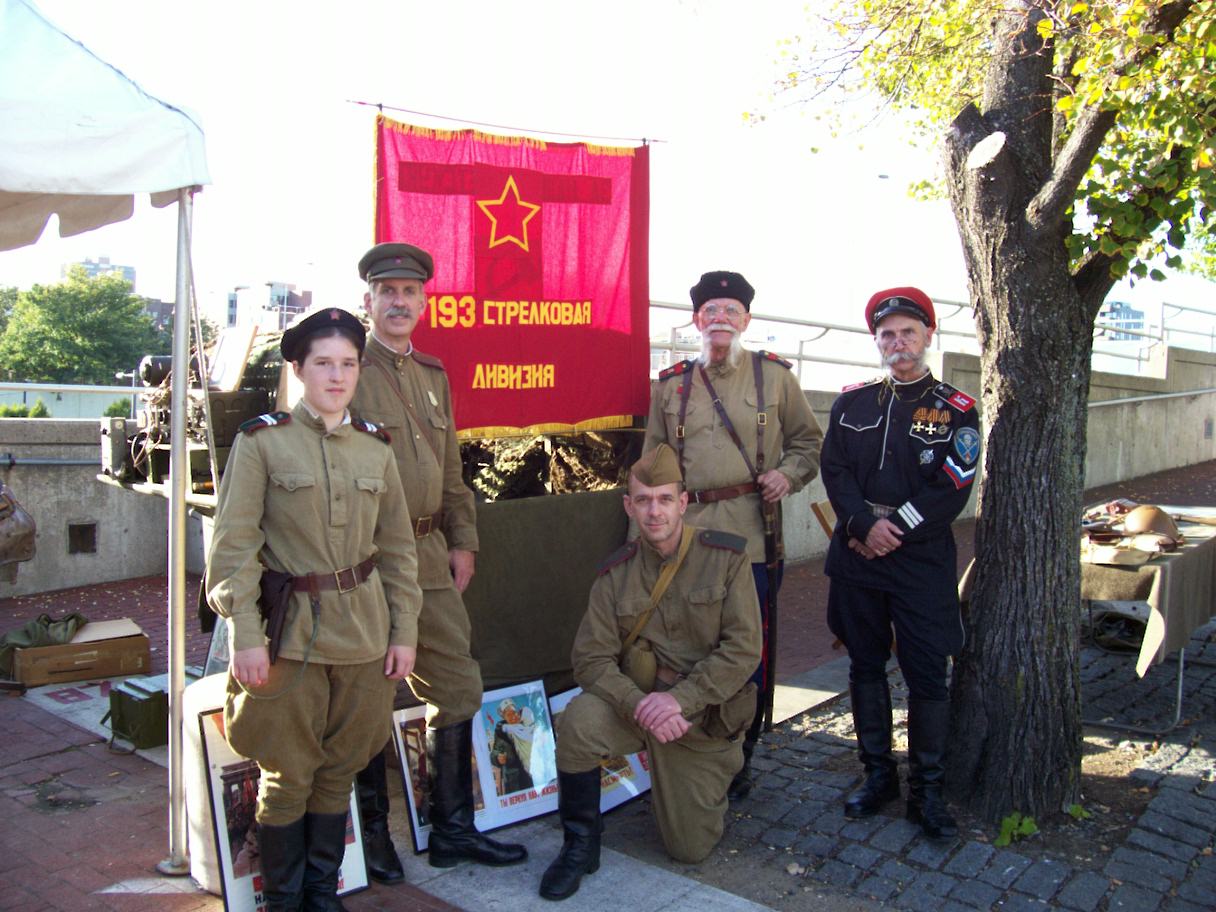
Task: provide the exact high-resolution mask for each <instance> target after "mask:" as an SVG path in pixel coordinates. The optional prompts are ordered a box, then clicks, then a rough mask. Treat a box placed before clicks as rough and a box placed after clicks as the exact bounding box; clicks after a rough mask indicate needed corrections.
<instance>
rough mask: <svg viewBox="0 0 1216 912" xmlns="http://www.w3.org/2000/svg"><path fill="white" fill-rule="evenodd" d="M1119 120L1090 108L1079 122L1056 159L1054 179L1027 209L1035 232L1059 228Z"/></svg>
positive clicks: (1030, 223)
mask: <svg viewBox="0 0 1216 912" xmlns="http://www.w3.org/2000/svg"><path fill="white" fill-rule="evenodd" d="M1117 119H1118V114H1117V113H1116V112H1115V111H1113V110H1108V111H1104V110H1101V109H1100V108H1089V109H1087V110H1085V111H1083V112H1082V113H1081V115H1080V117H1078V118H1077V124H1076V126H1075V127H1074V128H1073V131H1072V134H1071V135H1070V136H1069V137H1068V140H1067V141H1066V142H1065V143H1064V148H1063V149H1061V150H1060V154H1059V155H1057V156H1056V163H1055V169H1054V170H1053V171H1052V175H1051V178H1050V179H1049V180H1048V181H1047V182H1046V183H1045V184H1044V185H1043V187H1042V189H1040V190H1039V192H1038V193H1036V194H1035V196H1034V199H1032V200H1031V201H1030V205H1029V206H1027V207H1026V221H1027V222H1028V223H1029V225H1030V227H1031V229H1032V230H1033V231H1036V232H1038V231H1044V230H1052V229H1054V228H1055V227H1056V226H1057V225H1059V223H1060V221H1061V220H1062V219H1063V218H1064V213H1065V212H1067V211H1068V207H1069V206H1071V205H1072V203H1073V200H1074V199H1075V198H1076V195H1077V187H1079V186H1080V184H1081V180H1082V179H1083V178H1084V177H1085V174H1086V172H1088V171H1089V167H1090V165H1092V164H1093V160H1094V156H1095V155H1097V154H1098V150H1099V149H1101V148H1102V143H1103V142H1104V141H1105V139H1106V134H1107V133H1109V132H1110V131H1111V128H1112V127H1114V125H1115V122H1116V120H1117Z"/></svg>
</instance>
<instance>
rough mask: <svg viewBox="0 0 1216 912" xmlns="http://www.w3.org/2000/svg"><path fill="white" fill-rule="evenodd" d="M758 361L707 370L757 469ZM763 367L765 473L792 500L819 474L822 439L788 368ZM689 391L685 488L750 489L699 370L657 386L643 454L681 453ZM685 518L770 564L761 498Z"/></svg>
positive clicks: (698, 509) (702, 507) (705, 508)
mask: <svg viewBox="0 0 1216 912" xmlns="http://www.w3.org/2000/svg"><path fill="white" fill-rule="evenodd" d="M753 357H755V355H753V353H751V352H745V353H744V357H743V358H742V359H740V361H739V364H738V366H736V367H729V366H726V365H710V366H707V367H706V368H705V370H706V373H708V374H709V380H710V382H711V383H712V384H713V385H714V390H715V392H717V394H718V396H719V397H720V398H721V399H722V405H723V407H724V408H725V410H726V414H727V415H728V416H729V417H730V420H731V424H733V425H734V428H735V431H736V433H738V435H739V439H740V440H741V441H742V443H743V447H744V449H745V450H746V451H747V458H748V459H750V460H751V462H752V465H753V466H755V465H756V422H757V419H756V415H757V413H758V411H759V408H758V403H757V401H756V377H755V371H754V369H753V367H752V358H753ZM761 366H762V374H763V378H764V411H765V414H766V415H767V420H766V424H765V427H764V471H766V472H767V471H768V470H770V469H777V470H779V471H780V472H781V473H782V474H783V475H785V477H786V478H788V479H789V480H790V486H791V487H790V493H796V492H798V491H800V490H802V489H803V488H804V487H805V486H806V485H807V484H809V483H810V482H811V480H812V479H814V477H815V476H816V474H818V472H819V448H820V445H821V444H822V443H823V432H822V431H821V430H820V429H819V422H818V421H816V420H815V416H814V414H813V413H812V412H811V405H810V403H809V402H808V401H807V398H806V394H805V393H803V392H802V389H801V388H800V387H799V385H798V378H797V377H795V376H794V374H793V372H792V371H791V370H790V369H789V368H787V367H785V366H784V365H783V364H779V363H777V362H775V361H769V360H767V359H764V360H762V362H761ZM685 383H691V384H692V391H691V393H690V394H689V397H688V408H687V409H686V410H685V413H684V482H685V485H686V487H687V488H688V490H689V492H693V491H704V490H710V489H713V488H725V487H729V486H731V485H737V484H745V483H747V482H749V481H751V480H752V478H751V475H750V474H749V472H748V470H747V463H745V462H744V461H743V457H742V456H741V455H740V453H739V448H738V447H737V446H735V442H734V441H733V440H732V439H731V437H730V434H729V433H728V432H727V430H726V428H725V427H724V426H723V424H722V419H721V418H720V417H719V416H718V413H717V410H716V409H715V408H714V404H713V400H712V399H711V398H710V395H709V393H708V391H707V390H706V389H705V383H704V382H703V381H702V380H701V377H700V371H699V369H698V368H697V365H696V362H693V363H692V367H691V369H690V370H686V371H684V372H683V373H679V374H672V375H669V376H668V377H667V378H666V379H662V380H659V381H658V384H657V385H656V386H655V388H654V391H653V393H652V395H651V400H650V418H649V419H648V420H647V422H646V440H645V443H644V444H643V446H642V451H643V452H644V453H645V452H649V451H650V450H652V449H654V448H655V447H656V446H658V445H659V444H660V443H666V444H667V445H668V446H670V447H671V448H672V449H674V450H676V451H677V452H679V446H678V443H679V441H678V439H677V437H676V427H677V426H678V425H679V423H680V386H681V385H682V384H685ZM757 468H758V467H757ZM685 518H686V519H687V520H688V521H689V522H691V523H693V524H694V525H697V526H701V527H704V528H711V529H720V530H722V531H724V532H733V533H734V534H735V535H742V536H743V537H744V538H745V539H747V554H748V559H749V560H750V561H751V562H752V563H761V562H763V561H764V523H763V520H762V518H761V515H760V495H759V494H745V495H743V496H742V497H734V498H732V499H730V500H720V501H716V502H714V503H708V504H698V503H694V502H692V501H691V499H690V502H689V504H688V513H687V514H686V517H685Z"/></svg>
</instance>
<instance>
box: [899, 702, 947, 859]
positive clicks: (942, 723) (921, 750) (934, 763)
mask: <svg viewBox="0 0 1216 912" xmlns="http://www.w3.org/2000/svg"><path fill="white" fill-rule="evenodd" d="M949 732H950V701H949V700H912V699H909V700H908V815H907V816H908V819H909V820H910V821H912V822H913V823H918V824H920V828H921V830H922V831H923V832H924V834H925V835H926V836H928V837H929V838H930V839H953V838H954V837H955V836H957V835H958V824H957V823H955V822H954V818H953V817H951V816H950V811H949V809H948V808H947V807H946V799H945V797H944V796H943V795H942V789H943V787H944V785H945V779H946V770H945V766H944V765H943V762H942V760H943V756H944V754H945V752H946V738H947V736H948V734H949Z"/></svg>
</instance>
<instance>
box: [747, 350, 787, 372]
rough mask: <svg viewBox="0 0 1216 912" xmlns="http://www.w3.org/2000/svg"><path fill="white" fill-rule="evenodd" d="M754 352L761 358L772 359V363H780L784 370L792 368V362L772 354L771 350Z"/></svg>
mask: <svg viewBox="0 0 1216 912" xmlns="http://www.w3.org/2000/svg"><path fill="white" fill-rule="evenodd" d="M756 354H757V355H759V356H760V357H761V358H763V359H764V360H765V361H772V362H773V363H774V364H780V365H781V366H782V367H784V368H785V369H786V370H793V369H794V362H792V361H786V360H785V359H784V358H782V357H781V356H780V355H774V354H773V353H772V352H766V351H763V350H761V351H758V352H756Z"/></svg>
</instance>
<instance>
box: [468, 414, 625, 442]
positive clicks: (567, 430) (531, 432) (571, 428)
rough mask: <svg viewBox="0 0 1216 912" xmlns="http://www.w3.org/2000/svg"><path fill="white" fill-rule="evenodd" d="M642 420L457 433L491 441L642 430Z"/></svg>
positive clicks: (502, 427) (591, 420)
mask: <svg viewBox="0 0 1216 912" xmlns="http://www.w3.org/2000/svg"><path fill="white" fill-rule="evenodd" d="M640 421H641V419H639V418H635V417H634V416H632V415H609V416H607V417H604V418H588V419H587V420H586V421H579V422H576V423H575V424H565V423H551V424H530V425H528V426H527V427H510V426H505V425H493V426H490V427H479V428H465V429H464V430H463V431H457V432H456V437H457V439H459V440H489V439H495V438H498V437H532V436H535V435H536V434H580V433H583V432H585V431H623V430H635V429H636V430H641V429H642V428H641V424H640Z"/></svg>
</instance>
